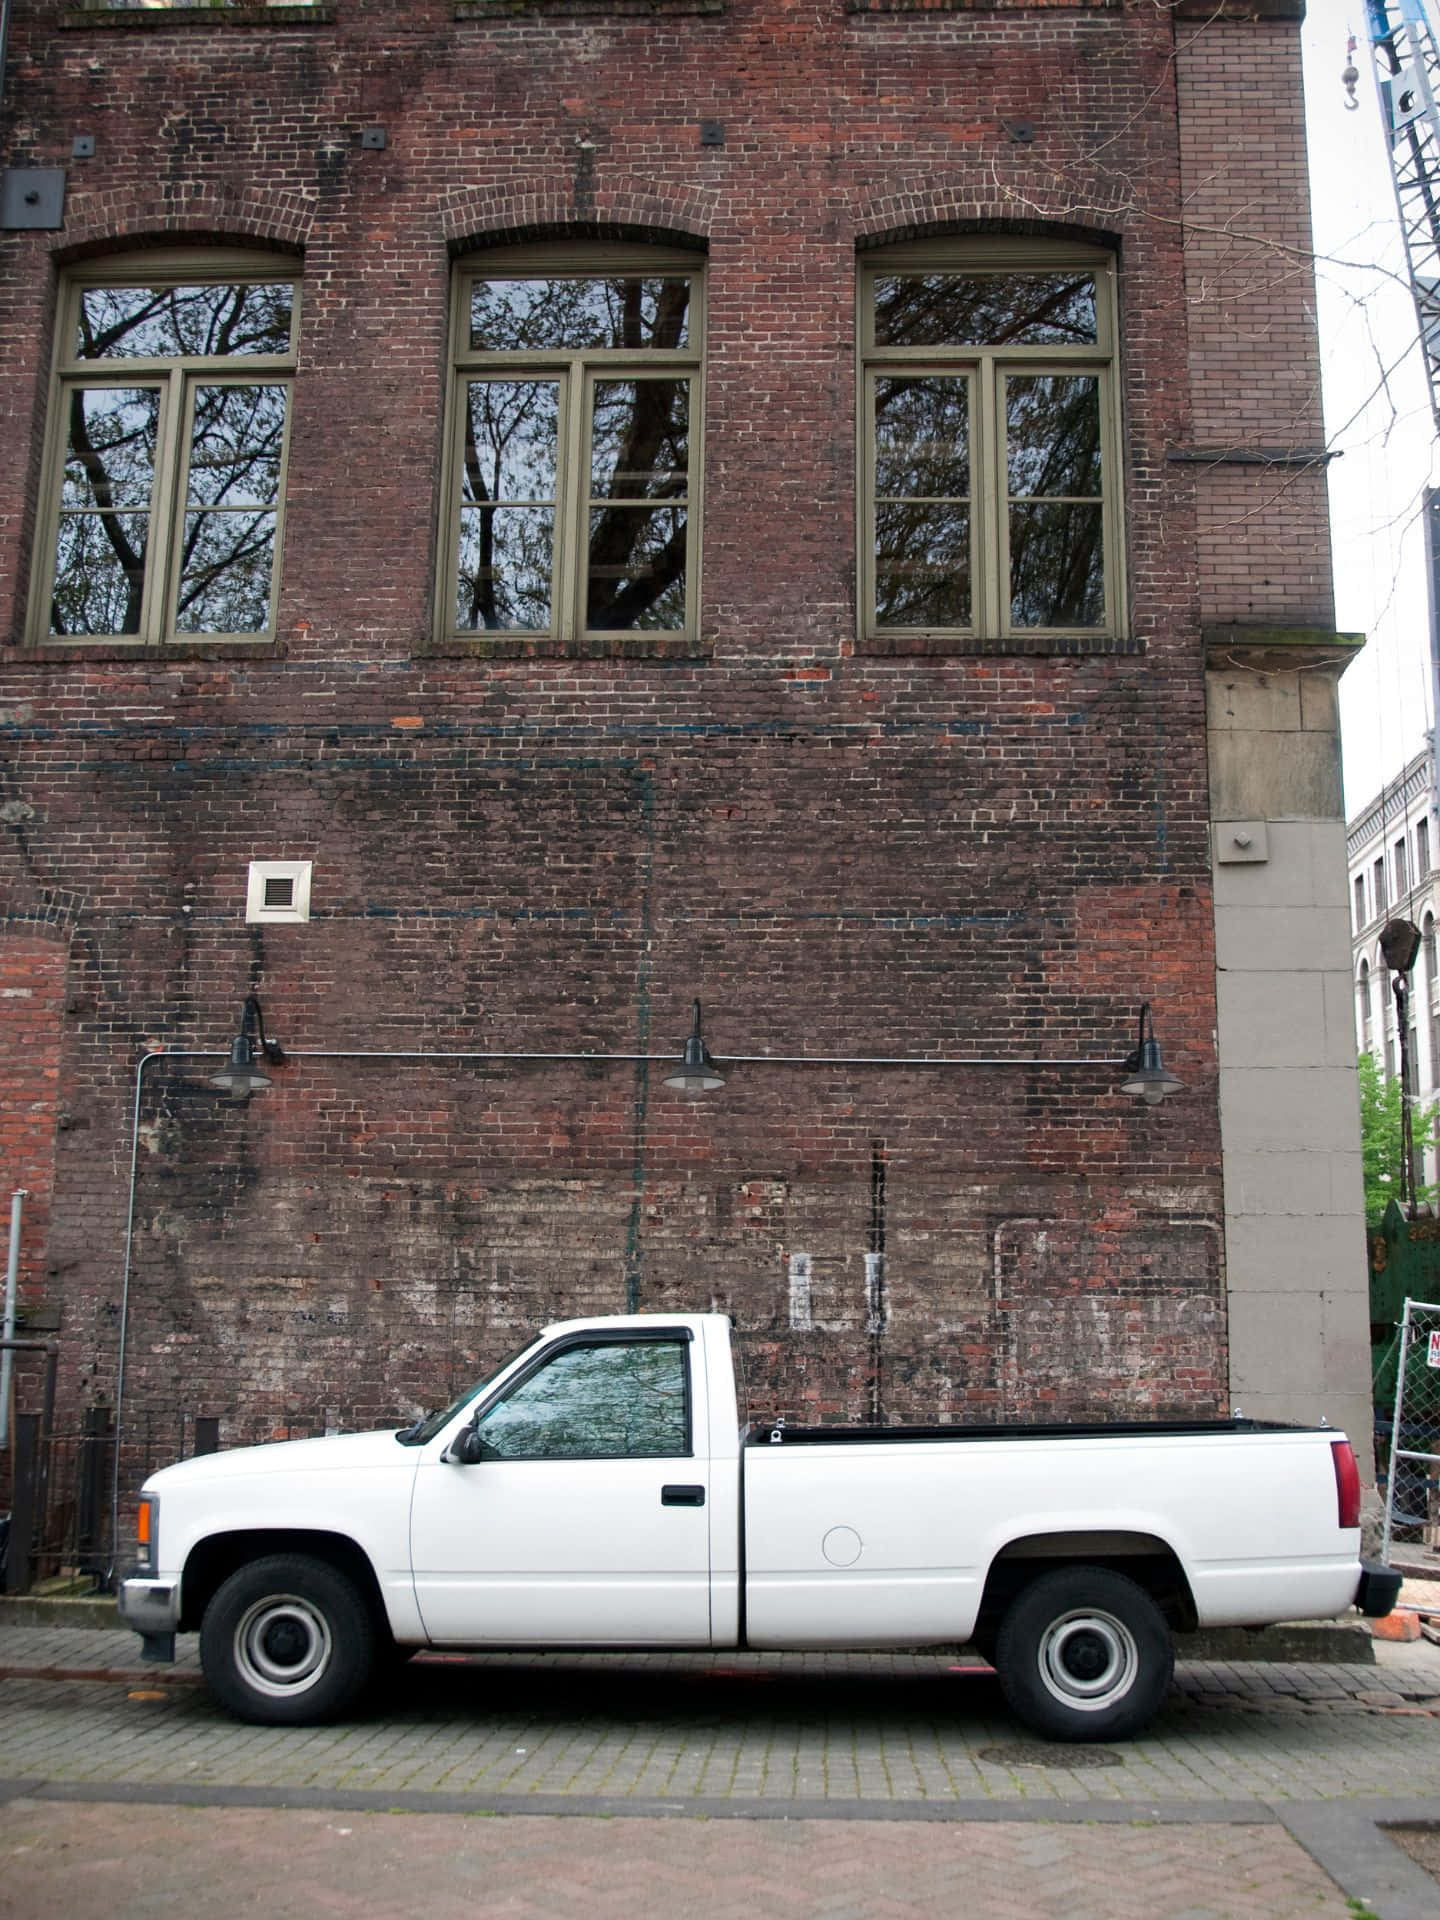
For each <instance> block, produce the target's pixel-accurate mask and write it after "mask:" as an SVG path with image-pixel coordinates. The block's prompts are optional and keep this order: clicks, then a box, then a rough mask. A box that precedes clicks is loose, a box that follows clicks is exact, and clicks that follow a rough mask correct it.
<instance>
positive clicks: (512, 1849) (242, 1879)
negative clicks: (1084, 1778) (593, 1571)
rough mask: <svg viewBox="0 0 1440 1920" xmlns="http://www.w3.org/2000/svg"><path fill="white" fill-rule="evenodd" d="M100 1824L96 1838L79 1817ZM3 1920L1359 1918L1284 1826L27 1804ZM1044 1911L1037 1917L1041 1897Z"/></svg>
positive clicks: (13, 1837) (16, 1824) (8, 1866)
mask: <svg viewBox="0 0 1440 1920" xmlns="http://www.w3.org/2000/svg"><path fill="white" fill-rule="evenodd" d="M77 1811H80V1812H81V1813H83V1815H84V1816H85V1817H84V1818H83V1820H82V1822H81V1824H80V1826H79V1828H78V1829H77V1825H76V1815H77ZM5 1812H6V1821H5V1827H4V1839H3V1841H0V1874H3V1879H0V1914H5V1915H12V1914H13V1915H16V1916H20V1915H24V1916H25V1917H26V1920H40V1917H41V1916H46V1917H47V1920H48V1916H49V1915H52V1914H56V1915H58V1914H59V1913H60V1912H61V1911H62V1905H61V1899H60V1896H61V1894H62V1892H63V1902H64V1905H63V1911H66V1912H70V1913H73V1912H86V1911H90V1912H104V1913H105V1914H106V1915H107V1916H109V1917H110V1920H130V1917H131V1916H134V1920H147V1917H148V1916H151V1915H154V1914H157V1913H161V1914H164V1913H179V1912H184V1913H185V1914H186V1915H187V1916H190V1920H230V1916H232V1915H234V1914H245V1913H263V1914H266V1915H273V1916H277V1917H278V1916H286V1915H297V1916H299V1915H304V1916H310V1915H314V1914H321V1913H324V1914H341V1915H359V1914H363V1915H366V1916H369V1917H373V1920H415V1916H417V1915H421V1914H423V1915H425V1916H426V1920H447V1916H451V1915H455V1916H459V1915H465V1916H474V1915H475V1914H477V1913H481V1912H483V1913H487V1914H493V1913H503V1914H507V1915H517V1916H520V1915H543V1916H547V1920H548V1916H552V1915H553V1916H557V1917H558V1920H574V1916H576V1915H579V1914H584V1915H586V1916H594V1920H608V1916H612V1915H613V1916H615V1917H616V1920H634V1917H635V1916H636V1915H639V1914H657V1913H659V1914H678V1913H703V1914H705V1915H707V1916H726V1917H727V1920H728V1917H729V1916H734V1917H735V1920H756V1917H757V1916H760V1915H764V1916H769V1917H770V1920H790V1917H791V1916H795V1917H796V1920H798V1917H799V1916H809V1915H824V1916H825V1920H849V1917H850V1916H855V1920H875V1916H888V1915H898V1914H918V1913H950V1914H955V1915H977V1916H979V1915H983V1916H984V1920H1033V1916H1036V1915H1038V1914H1043V1915H1045V1916H1046V1920H1092V1916H1093V1920H1101V1917H1102V1916H1103V1920H1180V1916H1182V1915H1183V1916H1185V1920H1257V1916H1263V1917H1264V1920H1301V1917H1302V1916H1303V1917H1304V1920H1346V1916H1347V1914H1348V1913H1349V1912H1350V1909H1349V1908H1347V1905H1346V1900H1345V1896H1344V1894H1343V1893H1341V1892H1340V1890H1339V1889H1338V1888H1337V1887H1336V1886H1335V1884H1334V1882H1333V1881H1332V1880H1331V1879H1330V1878H1329V1876H1328V1875H1327V1874H1326V1873H1324V1872H1323V1871H1322V1870H1321V1868H1320V1867H1319V1866H1317V1865H1316V1863H1315V1862H1314V1861H1313V1860H1312V1859H1311V1858H1310V1857H1309V1855H1308V1854H1307V1853H1306V1852H1305V1851H1304V1849H1303V1848H1302V1847H1301V1846H1300V1845H1299V1844H1298V1842H1297V1841H1295V1840H1294V1839H1293V1838H1292V1837H1291V1836H1290V1835H1289V1834H1288V1833H1286V1832H1285V1831H1284V1829H1283V1828H1281V1827H1277V1826H1255V1825H1251V1826H1221V1825H1215V1824H1209V1823H1207V1824H1203V1825H1195V1826H1189V1827H1183V1828H1179V1829H1175V1830H1172V1832H1171V1833H1169V1834H1167V1835H1166V1836H1165V1841H1166V1844H1165V1845H1164V1846H1163V1847H1161V1846H1157V1844H1156V1833H1155V1830H1154V1829H1153V1828H1145V1827H1138V1826H1125V1827H1120V1828H1113V1827H1112V1828H1103V1829H1102V1828H1096V1827H1077V1826H1061V1825H1050V1824H1046V1825H1038V1824H1021V1823H1018V1822H1005V1823H1001V1824H996V1825H974V1824H954V1823H949V1824H945V1825H939V1824H935V1825H929V1826H921V1827H917V1826H911V1825H904V1826H901V1825H885V1824H881V1823H876V1822H870V1821H863V1820H843V1821H816V1820H809V1821H796V1822H786V1823H783V1824H782V1823H780V1822H763V1823H751V1824H747V1825H745V1826H744V1827H737V1826H736V1825H734V1824H733V1823H721V1822H714V1821H694V1820H687V1821H679V1820H656V1819H648V1820H646V1819H641V1820H636V1819H618V1820H596V1819H593V1818H591V1819H584V1818H582V1819H571V1820H553V1819H551V1820H543V1819H536V1818H534V1817H533V1816H526V1815H517V1816H515V1817H512V1818H506V1819H500V1820H467V1819H463V1818H456V1817H454V1816H450V1817H448V1818H447V1817H439V1816H436V1815H433V1814H420V1815H417V1816H414V1817H411V1818H396V1817H395V1816H393V1815H385V1814H352V1815H344V1814H335V1813H321V1812H313V1813H310V1812H302V1813H275V1812H265V1811H258V1812H257V1811H255V1810H252V1809H239V1808H223V1809H221V1810H219V1811H218V1812H217V1811H215V1810H213V1809H204V1810H199V1809H194V1808H186V1807H143V1808H137V1807H133V1806H125V1807H117V1806H101V1807H89V1808H85V1809H81V1810H77V1809H76V1808H75V1807H73V1806H56V1805H42V1804H38V1803H36V1802H33V1801H21V1802H17V1803H12V1804H11V1806H10V1807H8V1808H7V1809H6V1810H5ZM1038 1890H1043V1891H1042V1892H1041V1893H1040V1897H1041V1898H1043V1900H1044V1904H1043V1905H1037V1904H1036V1900H1037V1891H1038Z"/></svg>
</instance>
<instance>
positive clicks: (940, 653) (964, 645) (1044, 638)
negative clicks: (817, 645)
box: [855, 633, 1145, 660]
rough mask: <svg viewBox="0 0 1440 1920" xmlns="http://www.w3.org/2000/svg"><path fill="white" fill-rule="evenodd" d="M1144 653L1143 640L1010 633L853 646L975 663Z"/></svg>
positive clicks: (886, 637)
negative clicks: (1010, 658)
mask: <svg viewBox="0 0 1440 1920" xmlns="http://www.w3.org/2000/svg"><path fill="white" fill-rule="evenodd" d="M1144 651H1145V643H1144V641H1143V640H1133V639H1132V640H1126V639H1122V638H1120V637H1119V636H1118V635H1116V634H1113V633H1094V634H1090V633H1031V634H1022V633H1011V634H1005V635H1002V636H1001V637H999V638H998V639H992V638H990V637H989V636H988V635H985V634H972V633H884V634H870V635H869V636H867V637H866V638H865V639H862V640H860V641H858V642H857V644H856V647H855V652H856V654H857V655H858V656H859V657H861V658H866V659H877V660H896V659H914V658H919V659H927V660H935V659H964V660H974V659H983V658H986V657H996V658H1001V657H1004V656H1006V655H1020V656H1022V657H1028V658H1035V659H1043V658H1060V659H1064V658H1067V657H1072V656H1073V657H1075V658H1079V657H1082V656H1086V655H1094V654H1102V655H1103V654H1124V653H1144Z"/></svg>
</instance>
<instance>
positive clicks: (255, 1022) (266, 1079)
mask: <svg viewBox="0 0 1440 1920" xmlns="http://www.w3.org/2000/svg"><path fill="white" fill-rule="evenodd" d="M257 1043H258V1046H259V1050H260V1058H261V1059H262V1060H264V1061H265V1063H266V1064H267V1065H268V1066H272V1067H278V1066H281V1065H283V1063H284V1060H285V1051H284V1049H283V1047H281V1046H280V1045H279V1044H278V1042H276V1041H274V1040H267V1039H266V1038H265V1015H264V1014H263V1013H262V1011H261V1009H260V999H259V996H258V995H257V994H253V993H252V994H250V995H248V996H247V998H246V1001H245V1006H244V1009H243V1011H242V1012H241V1015H240V1031H239V1032H238V1033H237V1034H236V1036H235V1038H234V1039H233V1040H232V1041H231V1042H230V1058H229V1059H228V1060H227V1061H226V1063H225V1065H224V1066H223V1067H222V1068H221V1069H220V1071H219V1073H215V1074H212V1075H211V1076H210V1078H209V1079H208V1080H207V1081H206V1082H205V1084H206V1086H207V1087H214V1088H216V1089H217V1090H218V1091H219V1092H221V1093H228V1094H229V1096H230V1098H231V1099H232V1100H234V1101H236V1102H238V1103H239V1104H241V1105H243V1104H244V1102H245V1101H247V1100H248V1099H249V1098H250V1096H251V1094H252V1093H263V1092H264V1091H265V1089H266V1088H267V1087H268V1086H269V1085H270V1076H269V1074H266V1073H261V1071H260V1069H259V1067H258V1066H257V1065H256V1064H255V1051H256V1046H257Z"/></svg>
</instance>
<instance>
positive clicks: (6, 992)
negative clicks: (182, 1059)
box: [0, 920, 67, 1335]
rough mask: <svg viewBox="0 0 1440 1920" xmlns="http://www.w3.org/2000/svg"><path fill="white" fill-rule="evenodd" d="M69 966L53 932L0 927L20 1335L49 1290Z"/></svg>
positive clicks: (3, 1218)
mask: <svg viewBox="0 0 1440 1920" xmlns="http://www.w3.org/2000/svg"><path fill="white" fill-rule="evenodd" d="M66 960H67V954H66V948H65V943H64V941H63V940H61V939H57V938H56V937H55V936H54V934H53V933H48V932H43V931H36V930H34V929H31V928H27V927H23V926H21V927H19V928H16V927H7V926H6V925H5V923H4V922H3V920H0V1248H3V1249H4V1250H5V1251H4V1253H3V1254H0V1260H7V1259H8V1257H9V1244H10V1219H11V1204H12V1197H13V1195H14V1193H15V1190H16V1189H17V1188H23V1189H24V1190H25V1199H24V1201H23V1203H22V1214H21V1233H20V1267H19V1292H18V1296H17V1300H18V1305H19V1308H20V1316H21V1323H20V1331H21V1333H22V1335H23V1334H24V1332H25V1327H24V1314H25V1310H26V1308H27V1307H33V1306H34V1305H35V1304H36V1303H37V1302H39V1301H40V1300H41V1299H43V1298H44V1297H45V1296H46V1294H47V1293H48V1292H49V1291H50V1289H49V1287H48V1286H47V1284H46V1275H45V1273H44V1270H43V1268H44V1259H45V1247H46V1243H47V1240H48V1238H49V1233H50V1226H51V1218H52V1196H53V1192H54V1185H55V1138H56V1121H57V1119H58V1117H59V1099H58V1095H59V1085H60V1033H61V1025H62V1015H63V1012H64V1001H65V970H66ZM0 1271H3V1269H0Z"/></svg>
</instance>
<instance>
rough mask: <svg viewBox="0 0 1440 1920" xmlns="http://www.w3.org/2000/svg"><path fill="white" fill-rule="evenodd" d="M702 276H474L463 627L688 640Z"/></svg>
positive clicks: (460, 546) (468, 306) (464, 468)
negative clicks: (676, 635)
mask: <svg viewBox="0 0 1440 1920" xmlns="http://www.w3.org/2000/svg"><path fill="white" fill-rule="evenodd" d="M693 292H694V287H693V277H692V276H691V275H690V274H678V273H677V274H646V273H643V272H634V273H616V274H596V275H586V274H576V275H538V274H537V275H534V276H530V275H515V276H513V277H511V276H507V275H503V274H499V273H497V274H496V275H495V276H494V277H476V278H475V279H473V280H472V281H470V282H469V283H468V292H467V295H466V303H465V313H466V318H467V325H468V349H467V347H462V360H464V361H465V362H466V363H467V370H466V372H465V376H464V378H463V381H462V394H463V400H462V420H461V430H462V439H461V442H460V445H459V449H458V460H457V469H458V478H459V488H458V491H459V502H458V505H459V524H458V533H457V544H456V556H457V557H456V566H455V593H454V600H453V617H454V621H455V627H456V630H457V631H458V632H462V633H463V632H473V631H476V630H482V629H483V630H491V631H501V632H503V631H507V630H509V631H516V632H547V633H553V634H558V635H560V636H561V637H569V636H571V635H573V634H575V633H578V632H589V633H595V634H605V633H623V632H631V631H662V632H676V631H680V630H683V629H684V627H685V626H686V624H687V622H688V620H689V618H690V588H691V581H690V572H691V553H692V550H693V504H694V503H693V498H692V493H693V488H692V482H691V447H692V431H691V429H692V412H693V403H694V389H695V381H694V377H693V375H692V374H691V373H690V372H688V371H682V370H679V369H677V368H676V367H675V365H674V363H675V360H676V359H677V357H681V356H685V357H688V358H690V359H694V358H695V357H696V356H695V354H694V349H693V345H692V310H693Z"/></svg>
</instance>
